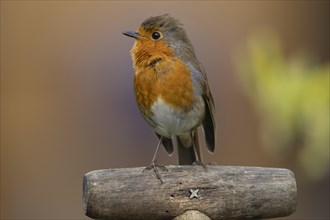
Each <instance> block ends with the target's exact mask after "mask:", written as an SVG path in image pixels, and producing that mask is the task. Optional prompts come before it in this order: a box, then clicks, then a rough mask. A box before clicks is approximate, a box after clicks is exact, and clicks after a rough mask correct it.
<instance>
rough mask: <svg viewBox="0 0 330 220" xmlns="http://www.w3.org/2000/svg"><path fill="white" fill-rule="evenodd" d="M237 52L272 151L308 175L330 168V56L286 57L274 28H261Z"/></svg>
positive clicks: (267, 146)
mask: <svg viewBox="0 0 330 220" xmlns="http://www.w3.org/2000/svg"><path fill="white" fill-rule="evenodd" d="M240 52H241V53H238V54H239V55H238V56H236V57H235V58H236V59H235V60H236V64H237V67H238V70H239V73H240V74H239V76H240V78H241V81H242V83H243V85H244V88H245V89H246V91H247V92H248V94H249V96H250V97H251V99H252V100H253V101H254V104H255V106H256V108H257V111H258V113H259V115H260V119H261V129H260V132H261V134H260V135H261V137H262V141H263V142H262V143H263V146H264V148H265V150H266V151H267V153H269V154H270V155H272V156H274V157H276V158H277V159H285V160H286V161H291V162H293V163H294V164H295V165H297V166H298V167H299V168H300V169H301V171H302V173H303V174H304V176H305V177H306V178H307V180H318V179H320V178H322V177H324V176H325V175H328V173H329V69H330V68H329V61H328V62H327V63H326V64H316V63H315V62H313V61H315V59H313V58H312V57H311V56H302V55H296V56H293V57H290V58H289V59H288V58H287V57H285V56H284V54H283V51H282V47H281V42H280V40H279V38H278V37H277V35H276V34H275V33H274V32H272V31H259V32H256V33H255V34H253V35H252V36H251V38H249V40H248V44H247V48H244V49H243V50H240Z"/></svg>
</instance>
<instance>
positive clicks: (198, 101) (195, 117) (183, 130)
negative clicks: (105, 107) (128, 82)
mask: <svg viewBox="0 0 330 220" xmlns="http://www.w3.org/2000/svg"><path fill="white" fill-rule="evenodd" d="M123 34H124V35H126V36H128V37H131V38H134V39H135V42H134V45H133V47H132V49H131V51H130V54H131V57H132V62H133V69H134V83H133V84H134V93H135V97H136V102H137V105H138V107H139V110H140V112H141V114H142V117H143V118H144V119H145V120H146V122H147V123H148V124H149V125H150V126H151V128H152V130H153V131H154V132H155V133H156V135H157V137H158V138H159V142H158V145H157V147H156V151H155V153H154V155H153V158H152V161H151V164H150V166H149V168H154V169H155V172H156V174H157V177H158V178H160V177H159V174H158V172H157V169H156V167H157V166H158V164H157V162H156V156H157V152H158V150H159V148H160V146H161V145H163V146H164V148H165V150H166V151H167V153H168V154H172V153H173V151H174V148H173V139H174V138H176V140H177V145H178V157H179V158H178V162H179V165H191V164H202V159H201V152H200V143H199V139H198V133H197V128H198V127H200V126H202V127H203V130H204V136H205V142H206V146H207V149H208V151H209V152H211V153H212V152H214V150H215V145H216V123H215V106H214V100H213V97H212V94H211V91H210V88H209V85H208V80H207V76H206V72H205V69H204V68H203V66H202V64H201V63H200V62H199V61H198V59H197V57H196V54H195V51H194V48H193V45H192V43H191V41H190V40H189V38H188V36H187V33H186V31H185V30H184V28H183V24H182V23H181V22H180V21H179V20H178V19H176V18H174V17H172V16H170V15H169V14H163V15H157V16H151V17H149V18H147V19H145V20H144V21H143V22H142V24H141V25H140V27H139V28H138V30H137V31H125V32H123Z"/></svg>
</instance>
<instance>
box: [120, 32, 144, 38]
mask: <svg viewBox="0 0 330 220" xmlns="http://www.w3.org/2000/svg"><path fill="white" fill-rule="evenodd" d="M123 34H124V35H126V36H129V37H133V38H135V39H137V40H138V39H140V38H141V35H140V34H139V33H137V32H134V31H125V32H123Z"/></svg>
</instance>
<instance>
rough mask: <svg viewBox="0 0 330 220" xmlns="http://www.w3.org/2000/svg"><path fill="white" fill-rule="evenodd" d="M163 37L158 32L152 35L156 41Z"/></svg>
mask: <svg viewBox="0 0 330 220" xmlns="http://www.w3.org/2000/svg"><path fill="white" fill-rule="evenodd" d="M161 37H162V35H161V34H160V33H159V32H158V31H154V32H152V34H151V38H152V39H154V40H159V39H160V38H161Z"/></svg>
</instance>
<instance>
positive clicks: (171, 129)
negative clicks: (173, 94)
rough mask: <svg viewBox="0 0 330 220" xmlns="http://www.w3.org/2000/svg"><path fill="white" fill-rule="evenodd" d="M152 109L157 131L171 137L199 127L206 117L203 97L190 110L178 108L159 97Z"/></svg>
mask: <svg viewBox="0 0 330 220" xmlns="http://www.w3.org/2000/svg"><path fill="white" fill-rule="evenodd" d="M151 111H152V113H153V117H152V121H153V122H154V123H155V124H154V126H155V127H154V129H155V131H156V132H157V133H158V134H160V135H162V136H165V137H171V136H172V135H180V134H185V133H187V132H190V131H191V130H193V129H195V128H197V127H198V126H199V125H200V124H201V122H202V120H203V118H204V114H205V106H204V100H203V98H201V97H200V98H199V99H198V100H196V102H195V104H194V107H193V108H191V109H190V110H189V111H183V110H177V109H174V108H172V107H171V106H170V105H166V104H165V103H164V101H163V100H162V99H161V98H158V100H157V101H156V102H155V103H154V104H153V105H152V107H151Z"/></svg>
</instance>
